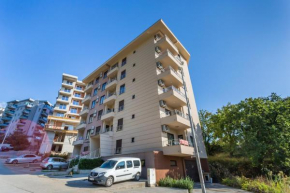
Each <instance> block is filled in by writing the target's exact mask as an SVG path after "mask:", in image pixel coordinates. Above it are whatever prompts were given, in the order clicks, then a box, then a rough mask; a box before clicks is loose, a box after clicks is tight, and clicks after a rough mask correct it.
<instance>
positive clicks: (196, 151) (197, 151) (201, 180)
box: [179, 67, 206, 193]
mask: <svg viewBox="0 0 290 193" xmlns="http://www.w3.org/2000/svg"><path fill="white" fill-rule="evenodd" d="M179 69H180V71H181V76H182V82H183V88H184V94H185V98H186V105H187V111H188V116H189V122H190V127H191V133H192V138H193V143H194V144H193V147H194V152H193V154H194V153H195V154H196V163H197V169H198V175H199V180H200V185H201V189H202V192H203V193H206V189H205V184H204V180H203V173H202V168H201V162H200V157H199V150H198V146H197V141H196V134H195V125H194V124H193V121H192V117H191V112H190V105H189V100H188V97H187V88H186V84H185V81H184V73H183V68H182V67H180V68H179Z"/></svg>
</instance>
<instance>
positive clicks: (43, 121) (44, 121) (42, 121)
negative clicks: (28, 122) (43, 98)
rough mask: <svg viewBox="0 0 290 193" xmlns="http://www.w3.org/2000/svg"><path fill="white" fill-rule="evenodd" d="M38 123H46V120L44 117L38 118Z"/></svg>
mask: <svg viewBox="0 0 290 193" xmlns="http://www.w3.org/2000/svg"><path fill="white" fill-rule="evenodd" d="M39 122H41V123H46V122H47V118H45V117H40V118H39Z"/></svg>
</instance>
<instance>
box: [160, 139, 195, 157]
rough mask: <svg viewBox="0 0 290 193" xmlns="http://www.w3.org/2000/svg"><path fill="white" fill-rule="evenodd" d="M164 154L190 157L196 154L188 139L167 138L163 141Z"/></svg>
mask: <svg viewBox="0 0 290 193" xmlns="http://www.w3.org/2000/svg"><path fill="white" fill-rule="evenodd" d="M163 155H169V156H178V157H188V156H193V155H194V148H193V147H192V144H190V143H189V142H188V141H186V140H182V139H178V140H167V141H164V143H163Z"/></svg>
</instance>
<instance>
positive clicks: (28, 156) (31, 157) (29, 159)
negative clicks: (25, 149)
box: [6, 154, 41, 164]
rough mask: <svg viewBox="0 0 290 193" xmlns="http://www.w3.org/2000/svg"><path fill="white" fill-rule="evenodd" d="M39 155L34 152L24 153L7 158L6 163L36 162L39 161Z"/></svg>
mask: <svg viewBox="0 0 290 193" xmlns="http://www.w3.org/2000/svg"><path fill="white" fill-rule="evenodd" d="M40 161H41V157H40V156H37V155H34V154H24V155H20V156H18V157H13V158H8V159H7V160H6V163H8V164H18V163H36V162H40Z"/></svg>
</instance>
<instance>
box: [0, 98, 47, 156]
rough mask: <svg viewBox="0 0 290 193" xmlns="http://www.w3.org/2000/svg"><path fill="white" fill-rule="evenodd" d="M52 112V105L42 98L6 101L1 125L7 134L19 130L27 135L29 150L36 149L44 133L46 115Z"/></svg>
mask: <svg viewBox="0 0 290 193" xmlns="http://www.w3.org/2000/svg"><path fill="white" fill-rule="evenodd" d="M51 113H52V105H51V104H50V103H49V102H48V101H42V100H33V99H30V98H29V99H25V100H21V101H19V100H15V101H10V102H8V103H7V106H6V108H5V111H4V113H3V117H2V121H3V122H2V127H3V128H4V130H5V132H6V133H7V135H10V134H12V133H13V132H14V131H16V130H17V131H21V132H23V133H24V134H25V135H27V137H28V141H29V142H30V150H35V151H37V150H38V149H39V146H40V143H41V140H42V138H43V134H44V126H45V123H46V122H47V116H48V115H49V114H51Z"/></svg>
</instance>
